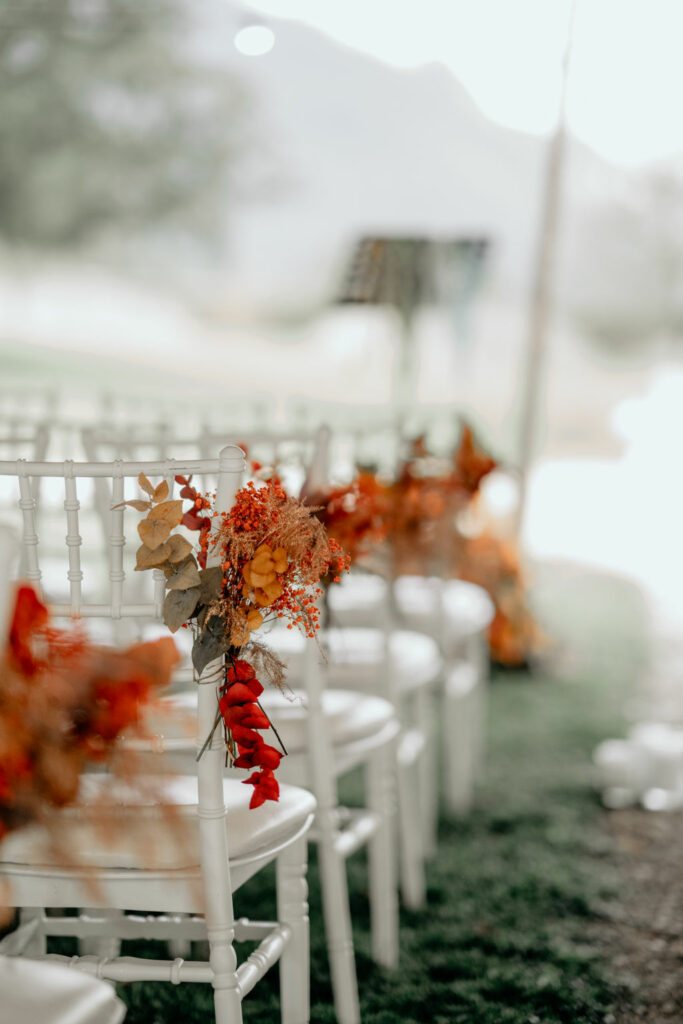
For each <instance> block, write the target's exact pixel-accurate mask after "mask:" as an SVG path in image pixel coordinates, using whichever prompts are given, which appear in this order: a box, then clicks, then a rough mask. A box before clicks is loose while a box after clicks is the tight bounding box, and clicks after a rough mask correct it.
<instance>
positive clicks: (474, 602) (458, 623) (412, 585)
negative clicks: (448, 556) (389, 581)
mask: <svg viewBox="0 0 683 1024" xmlns="http://www.w3.org/2000/svg"><path fill="white" fill-rule="evenodd" d="M394 593H395V597H396V605H397V608H398V611H399V615H401V616H402V618H403V619H404V620H405V621H407V622H409V623H410V624H411V625H414V626H415V627H416V628H422V629H427V630H428V631H429V632H430V633H434V632H435V631H438V630H439V629H440V628H441V627H442V626H443V628H444V629H445V630H446V632H447V635H448V636H449V637H450V638H451V639H453V640H464V639H466V638H467V637H470V636H474V635H475V634H477V633H482V632H483V631H484V630H486V629H488V627H489V625H490V624H491V620H492V619H493V616H494V612H495V609H494V607H493V602H492V600H491V598H490V597H489V595H488V594H487V593H486V591H485V590H484V588H483V587H480V586H478V585H477V584H476V583H467V582H465V580H441V579H439V578H438V577H436V576H399V577H398V579H397V580H396V581H395V583H394ZM442 615H443V619H442V618H441V616H442Z"/></svg>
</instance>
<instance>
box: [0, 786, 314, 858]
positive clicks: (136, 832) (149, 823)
mask: <svg viewBox="0 0 683 1024" xmlns="http://www.w3.org/2000/svg"><path fill="white" fill-rule="evenodd" d="M223 794H224V798H225V804H226V807H227V809H228V817H227V827H228V830H229V849H230V857H231V860H232V859H234V860H238V859H242V858H248V857H251V856H257V855H258V854H259V853H261V852H264V851H266V850H267V849H268V848H269V847H272V846H275V845H278V844H280V843H284V842H286V841H287V839H288V838H289V837H290V836H293V835H295V834H296V832H297V831H298V830H299V829H300V828H302V827H303V826H304V824H305V822H306V820H307V819H308V817H309V816H310V815H311V814H312V813H313V811H314V810H315V798H314V797H313V796H312V795H311V794H310V793H309V792H308V791H307V790H304V789H299V788H298V787H297V786H287V785H281V786H280V799H279V801H278V802H277V803H272V802H268V803H266V804H263V805H262V806H261V807H257V808H254V809H253V810H250V809H249V800H250V798H251V794H252V789H251V786H246V785H244V784H243V782H242V781H241V780H238V779H233V778H230V779H224V781H223ZM58 814H59V819H60V821H59V828H58V829H55V832H54V834H53V836H51V835H50V832H48V831H47V830H46V829H44V828H41V827H39V826H30V827H28V828H25V829H19V830H18V831H17V832H15V833H12V834H10V835H9V836H8V837H7V838H6V839H5V840H4V841H3V843H2V844H0V863H3V864H28V865H35V866H38V865H40V866H49V865H53V864H54V863H55V860H56V858H55V854H54V852H53V839H54V836H56V837H57V838H58V840H59V843H60V858H59V861H58V863H59V864H62V865H64V864H68V865H69V867H73V868H83V867H90V868H96V869H119V868H122V869H132V870H138V871H140V870H149V871H154V870H158V871H166V870H173V869H179V868H195V867H197V866H198V865H199V832H198V827H197V778H196V776H191V775H169V776H152V775H149V776H143V777H141V778H140V779H139V780H136V785H135V787H134V788H132V787H131V786H128V785H126V784H125V783H123V782H121V781H120V780H118V779H116V778H115V777H114V776H111V775H106V774H104V773H102V774H99V775H84V776H82V779H81V791H80V794H79V803H78V804H77V805H74V806H73V807H68V808H64V809H63V810H62V811H60V812H58ZM62 823H63V824H62ZM0 873H1V869H0Z"/></svg>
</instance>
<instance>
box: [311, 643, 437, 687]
mask: <svg viewBox="0 0 683 1024" xmlns="http://www.w3.org/2000/svg"><path fill="white" fill-rule="evenodd" d="M324 642H325V646H326V647H327V649H328V653H329V659H330V660H329V666H328V682H329V683H330V685H331V686H344V685H354V684H357V685H368V686H370V685H372V683H373V680H375V679H377V678H378V676H379V674H380V673H381V672H383V671H384V670H385V660H384V659H385V634H384V633H383V632H382V630H380V629H329V630H327V631H326V633H325V638H324ZM388 655H389V663H388V666H386V667H387V669H388V671H389V672H390V673H391V675H392V676H393V677H394V678H395V680H396V682H397V684H398V687H399V690H404V691H410V690H415V689H416V688H419V687H422V686H429V685H431V684H432V683H434V682H436V680H437V679H438V677H439V674H440V672H441V668H442V661H441V655H440V653H439V647H438V644H437V643H436V641H435V640H433V639H432V637H430V636H427V635H426V634H424V633H416V632H413V631H412V630H408V629H395V630H392V632H391V633H390V634H389V636H388Z"/></svg>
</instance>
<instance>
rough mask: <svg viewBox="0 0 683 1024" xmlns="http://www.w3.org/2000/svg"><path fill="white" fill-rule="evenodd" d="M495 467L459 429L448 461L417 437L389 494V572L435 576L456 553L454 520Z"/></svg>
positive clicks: (457, 537) (466, 431) (466, 432)
mask: <svg viewBox="0 0 683 1024" xmlns="http://www.w3.org/2000/svg"><path fill="white" fill-rule="evenodd" d="M495 468H496V461H495V459H493V458H492V457H491V456H490V455H489V454H488V453H487V452H486V451H485V450H484V449H483V448H482V447H481V445H480V444H478V442H477V441H476V440H475V438H474V434H473V432H472V430H471V428H470V427H469V426H468V425H467V424H464V426H463V429H462V434H461V437H460V441H459V444H458V446H457V448H456V449H455V452H454V453H453V456H452V458H450V459H439V458H436V457H434V456H432V455H430V453H429V452H428V450H427V448H426V445H425V442H424V438H422V437H419V438H417V439H416V440H415V441H414V442H413V445H412V451H411V453H410V456H409V457H408V458H407V459H406V460H405V462H404V463H403V465H402V466H401V467H400V469H399V472H398V474H397V478H396V480H395V481H394V483H393V484H392V485H391V487H390V489H389V495H390V521H389V528H388V535H389V539H390V541H391V545H392V556H393V562H394V572H395V573H397V574H400V573H418V574H420V573H421V574H426V575H430V574H432V573H434V574H436V575H440V574H441V573H442V572H443V566H444V564H450V563H451V562H452V561H453V560H454V559H455V558H456V557H457V554H458V550H459V548H460V545H461V539H462V538H461V533H460V530H459V527H458V516H460V515H461V514H462V513H463V512H464V511H465V510H466V509H467V508H469V507H470V506H471V505H472V502H473V501H474V499H475V497H476V495H477V493H478V491H479V488H480V485H481V482H482V480H483V479H484V478H485V477H486V476H487V475H488V474H489V473H490V472H492V471H493V470H494V469H495Z"/></svg>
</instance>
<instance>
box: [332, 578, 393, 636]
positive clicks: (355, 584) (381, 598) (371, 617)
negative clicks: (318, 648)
mask: <svg viewBox="0 0 683 1024" xmlns="http://www.w3.org/2000/svg"><path fill="white" fill-rule="evenodd" d="M388 594H389V587H388V585H387V582H386V580H384V579H382V577H381V576H377V575H375V574H374V573H359V572H351V573H349V574H348V575H347V576H343V577H342V579H341V582H340V583H339V584H338V585H337V586H335V587H330V589H329V591H328V594H327V600H328V603H329V609H330V619H331V621H332V622H333V623H334V625H335V626H360V625H366V624H370V625H378V624H379V623H380V622H381V620H382V617H383V616H386V615H387V614H388Z"/></svg>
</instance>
